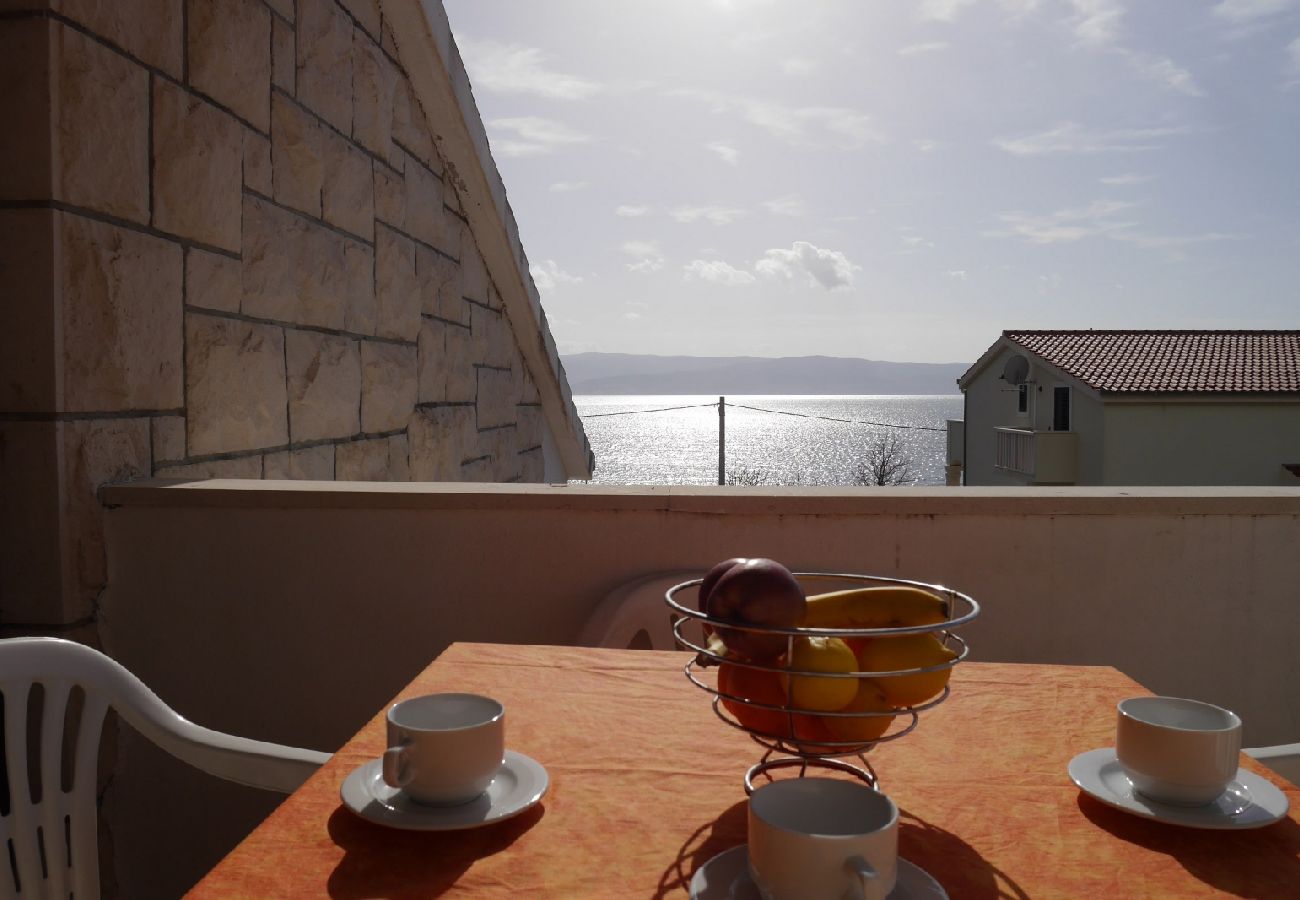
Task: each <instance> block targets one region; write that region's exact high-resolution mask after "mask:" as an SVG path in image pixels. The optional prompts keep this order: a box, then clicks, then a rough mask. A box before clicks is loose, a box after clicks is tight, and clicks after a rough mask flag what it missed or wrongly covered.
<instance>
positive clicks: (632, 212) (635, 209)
mask: <svg viewBox="0 0 1300 900" xmlns="http://www.w3.org/2000/svg"><path fill="white" fill-rule="evenodd" d="M649 213H650V207H648V206H619V207H615V209H614V215H616V216H623V217H624V218H627V219H636V218H639V217H641V216H644V215H649Z"/></svg>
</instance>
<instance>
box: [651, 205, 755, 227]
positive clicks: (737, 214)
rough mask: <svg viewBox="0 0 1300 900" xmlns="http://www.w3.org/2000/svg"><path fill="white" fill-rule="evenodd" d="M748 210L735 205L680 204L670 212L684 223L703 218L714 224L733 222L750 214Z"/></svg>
mask: <svg viewBox="0 0 1300 900" xmlns="http://www.w3.org/2000/svg"><path fill="white" fill-rule="evenodd" d="M748 214H749V213H748V211H747V210H744V209H740V208H739V207H735V206H721V205H718V204H713V205H708V206H678V207H676V208H675V209H673V210H671V211H670V212H669V215H671V216H672V217H673V218H674V219H676V220H677V221H678V222H681V223H683V224H690V223H691V222H698V221H700V220H701V219H703V220H704V221H706V222H711V223H712V224H714V225H730V224H731V223H732V222H734V221H736V220H737V219H739V218H741V217H742V216H746V215H748Z"/></svg>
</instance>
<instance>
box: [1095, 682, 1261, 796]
mask: <svg viewBox="0 0 1300 900" xmlns="http://www.w3.org/2000/svg"><path fill="white" fill-rule="evenodd" d="M1240 753H1241V719H1240V718H1238V717H1237V715H1236V713H1233V712H1230V711H1229V710H1226V709H1223V708H1222V707H1219V706H1214V705H1213V704H1211V703H1202V702H1200V701H1198V700H1182V699H1179V698H1177V697H1130V698H1129V699H1127V700H1122V701H1120V703H1119V710H1118V721H1117V723H1116V728H1115V756H1116V757H1117V758H1118V759H1119V763H1120V766H1121V767H1123V769H1124V774H1125V775H1127V776H1128V779H1129V781H1131V782H1132V783H1133V788H1134V789H1135V790H1136V791H1137V792H1138V793H1139V794H1142V795H1144V796H1146V797H1149V798H1150V799H1152V800H1155V801H1157V802H1159V803H1172V804H1175V805H1178V806H1203V805H1205V804H1207V803H1212V802H1214V801H1215V800H1216V799H1217V798H1218V797H1219V796H1220V795H1221V794H1222V793H1223V792H1224V790H1225V789H1226V788H1227V787H1228V784H1229V782H1231V781H1232V779H1233V778H1234V777H1235V776H1236V774H1237V763H1238V759H1239V754H1240Z"/></svg>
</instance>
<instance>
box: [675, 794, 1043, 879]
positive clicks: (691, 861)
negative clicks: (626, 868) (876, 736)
mask: <svg viewBox="0 0 1300 900" xmlns="http://www.w3.org/2000/svg"><path fill="white" fill-rule="evenodd" d="M748 806H749V801H748V800H742V801H740V802H739V803H736V804H734V805H732V806H730V807H728V808H727V809H726V811H725V812H723V813H722V815H720V816H718V817H717V818H716V819H714V820H713V821H711V822H706V823H704V824H703V825H700V826H699V827H698V828H696V829H695V830H694V831H693V832H691V836H690V837H689V838H687V839H686V842H685V843H683V844H682V848H681V850H679V851H678V853H677V858H676V859H675V860H674V861H673V863H672V865H670V866H669V867H668V868H667V869H666V870H665V871H664V873H663V875H661V876H660V878H659V889H658V890H657V891H656V892H655V893H654V895H653V897H654V900H664V898H667V897H680V896H681V895H683V894H685V893H687V891H688V890H689V888H690V883H691V876H693V875H694V874H695V872H696V870H698V869H699V868H700V867H701V866H703V865H704V864H705V863H707V862H708V861H709V860H711V859H712V858H713V857H715V856H717V855H718V854H719V853H722V852H723V851H724V850H729V849H731V848H732V847H735V846H736V845H738V844H743V843H745V836H746V835H745V832H746V829H747V827H748ZM899 814H900V817H901V821H900V822H899V829H898V850H899V854H900V855H901V856H902V857H903V858H904V859H907V860H908V861H909V862H913V863H916V864H917V865H919V866H921V867H922V868H924V869H925V870H926V871H927V872H929V873H930V874H931V875H933V876H934V877H935V878H937V879H938V880H939V883H940V884H942V885H943V886H944V889H945V890H947V891H948V893H949V895H950V896H952V897H954V898H956V897H960V898H962V900H966V898H970V900H994V898H1004V897H1011V898H1019V900H1025V898H1027V896H1028V895H1027V894H1025V892H1024V891H1022V890H1021V889H1020V887H1019V886H1018V885H1017V884H1016V883H1015V882H1014V881H1012V880H1011V879H1010V878H1009V877H1008V876H1007V875H1006V874H1005V873H1003V872H1001V871H1000V870H998V869H997V868H996V867H994V866H992V865H990V864H989V863H988V862H986V861H985V860H984V857H982V856H980V855H979V853H977V852H976V851H975V849H974V848H973V847H971V846H970V845H969V844H967V843H966V842H965V841H963V840H962V839H961V838H959V837H957V836H956V835H955V834H952V833H951V832H948V831H944V830H943V829H942V828H939V827H938V826H937V825H932V824H930V823H929V822H926V821H924V820H922V819H919V818H917V817H916V816H914V815H912V814H911V813H909V812H907V810H900V811H899Z"/></svg>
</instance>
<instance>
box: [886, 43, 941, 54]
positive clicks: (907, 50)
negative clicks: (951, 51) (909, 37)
mask: <svg viewBox="0 0 1300 900" xmlns="http://www.w3.org/2000/svg"><path fill="white" fill-rule="evenodd" d="M949 46H951V45H950V44H949V43H948V42H947V41H926V42H925V43H923V44H908V45H907V46H906V47H899V48H898V55H899V56H916V55H917V54H918V53H934V52H936V51H938V50H947V49H948V47H949Z"/></svg>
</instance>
